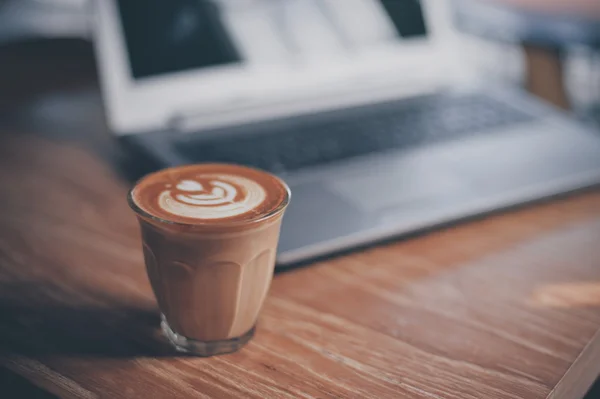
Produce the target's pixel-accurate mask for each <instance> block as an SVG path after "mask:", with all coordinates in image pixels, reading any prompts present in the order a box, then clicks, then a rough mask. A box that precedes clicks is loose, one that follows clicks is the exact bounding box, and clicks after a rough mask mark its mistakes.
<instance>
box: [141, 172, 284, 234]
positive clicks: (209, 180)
mask: <svg viewBox="0 0 600 399" xmlns="http://www.w3.org/2000/svg"><path fill="white" fill-rule="evenodd" d="M288 197H289V192H288V189H287V186H286V185H285V184H283V183H282V182H281V180H279V179H278V178H277V177H275V176H273V175H271V174H269V173H267V172H262V171H260V170H257V169H252V168H248V167H245V166H238V165H225V164H196V165H187V166H180V167H176V168H170V169H165V170H162V171H159V172H156V173H152V174H150V175H148V176H146V177H144V178H143V179H141V180H140V181H139V182H138V184H137V185H136V187H135V189H134V190H133V191H132V193H131V198H132V200H133V202H134V203H135V205H137V206H138V207H139V208H140V209H141V210H143V211H144V212H146V213H148V214H149V215H151V216H154V217H157V218H160V219H163V220H167V221H172V222H177V223H189V224H216V223H218V224H221V223H227V222H251V221H253V220H258V219H261V218H263V217H265V216H266V215H269V214H271V213H273V212H274V211H275V210H277V209H278V208H279V207H281V206H282V204H283V203H284V202H287V200H288Z"/></svg>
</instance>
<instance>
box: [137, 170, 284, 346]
mask: <svg viewBox="0 0 600 399" xmlns="http://www.w3.org/2000/svg"><path fill="white" fill-rule="evenodd" d="M281 184H282V185H283V186H284V187H285V190H286V196H285V198H284V200H283V201H282V202H281V204H280V205H279V206H277V208H276V209H274V210H272V211H270V212H269V213H268V214H265V215H262V216H260V217H259V218H255V219H253V220H251V221H240V222H235V223H226V222H225V223H223V224H219V223H216V224H212V225H209V226H207V225H195V224H186V223H180V222H173V221H169V220H166V219H161V218H158V217H156V216H154V215H151V214H149V213H147V212H146V211H145V210H143V209H141V208H140V207H139V206H138V205H137V204H136V203H135V201H134V199H133V191H134V190H135V187H134V188H133V189H132V190H131V191H130V192H129V196H128V201H129V205H130V206H131V208H132V209H133V210H134V211H135V213H136V216H137V218H138V221H139V224H140V228H141V235H142V245H143V251H144V259H145V263H146V269H147V272H148V277H149V279H150V283H151V285H152V290H153V291H154V294H155V296H156V299H157V302H158V306H159V308H160V311H161V317H162V323H161V327H162V330H163V332H164V334H165V336H166V337H167V338H168V339H169V341H170V342H171V343H172V344H173V345H174V346H175V348H176V349H177V350H179V351H182V352H186V353H191V354H195V355H199V356H212V355H217V354H223V353H229V352H233V351H236V350H238V349H239V348H241V347H242V346H244V345H245V344H246V343H247V342H248V341H249V340H250V339H251V338H252V336H253V335H254V330H255V326H256V321H257V319H258V315H259V313H260V310H261V308H262V306H263V303H264V300H265V297H266V295H267V291H268V290H269V286H270V284H271V280H272V278H273V269H274V267H275V256H276V250H277V243H278V241H279V232H280V227H281V220H282V217H283V214H284V211H285V209H286V207H287V205H288V203H289V199H290V191H289V188H288V187H287V185H285V183H284V182H281Z"/></svg>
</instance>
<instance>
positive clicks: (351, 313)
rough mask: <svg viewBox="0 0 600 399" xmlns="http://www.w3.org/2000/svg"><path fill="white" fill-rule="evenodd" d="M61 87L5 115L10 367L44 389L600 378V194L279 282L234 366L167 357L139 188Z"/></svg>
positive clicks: (0, 362)
mask: <svg viewBox="0 0 600 399" xmlns="http://www.w3.org/2000/svg"><path fill="white" fill-rule="evenodd" d="M3 60H4V61H6V59H3V58H2V55H1V51H0V61H3ZM0 65H1V63H0ZM29 68H35V67H31V66H30V67H29ZM34 70H35V69H34ZM90 74H91V76H92V77H93V70H92V71H90ZM25 76H26V74H25ZM23 79H25V78H23ZM0 83H1V82H0ZM56 90H58V92H55V91H52V90H51V91H50V94H43V93H42V94H39V95H38V96H33V97H31V98H30V99H29V100H27V98H25V99H21V100H20V101H22V104H21V105H19V107H18V111H14V110H13V111H11V114H10V115H8V116H6V115H5V116H2V113H0V184H2V187H3V188H2V190H1V191H0V366H2V367H4V368H6V369H9V370H11V371H12V372H14V373H17V374H19V375H21V376H23V377H25V378H27V379H28V380H29V381H31V382H32V383H33V384H35V385H37V386H39V387H41V388H43V389H45V390H47V391H48V392H51V393H52V394H55V395H58V396H60V397H66V398H119V397H127V398H135V397H143V398H148V399H149V398H166V397H194V398H196V397H197V398H227V397H244V398H297V397H300V398H329V397H332V398H334V397H337V398H388V397H389V398H398V397H407V398H427V399H432V398H449V399H469V398H486V399H504V398H506V399H509V398H510V399H513V398H514V399H516V398H526V399H530V398H531V399H533V398H536V399H537V398H565V399H576V398H580V397H582V395H583V394H584V392H585V391H586V390H587V388H588V387H589V386H590V385H591V384H592V382H593V380H594V379H595V378H596V376H597V375H598V374H600V337H599V335H598V329H599V328H600V245H599V244H600V192H598V191H590V192H588V193H585V194H578V195H574V196H570V197H568V198H563V199H556V200H553V201H549V202H546V203H542V204H538V205H535V206H528V207H526V208H523V209H520V210H515V211H511V212H507V213H504V214H501V215H496V216H490V217H487V218H484V219H481V220H478V221H473V222H469V223H463V224H460V225H458V226H456V227H451V228H446V229H444V230H439V231H435V232H431V233H429V234H427V235H424V236H420V237H415V238H412V239H408V240H403V241H397V242H394V243H390V244H386V245H383V246H378V247H374V248H371V249H367V250H363V251H360V252H356V253H353V254H350V255H346V256H342V257H338V258H334V259H331V260H327V261H322V262H319V263H316V264H314V265H311V266H310V267H306V268H301V269H296V270H293V271H290V272H286V273H280V274H278V275H276V277H275V280H274V282H273V285H272V287H271V290H270V292H269V296H268V298H267V302H266V306H265V309H264V311H263V314H262V316H261V318H260V322H259V328H258V330H257V334H256V337H255V339H254V340H253V341H252V342H251V343H250V344H249V345H248V346H247V347H246V348H244V349H243V350H242V351H240V352H237V353H235V354H231V355H226V356H221V357H215V358H209V359H200V358H193V357H186V356H181V355H177V354H175V353H173V351H172V350H171V348H170V347H169V346H168V345H167V344H166V343H165V341H164V339H163V338H162V336H161V335H160V333H159V331H158V323H159V317H158V312H157V308H156V302H155V299H154V298H153V296H152V292H151V289H150V284H149V282H148V278H147V276H146V272H145V269H144V265H143V260H142V250H141V244H140V240H139V232H138V227H137V224H136V220H135V217H134V216H133V215H132V214H131V212H130V210H129V208H128V206H127V204H126V201H125V196H126V192H127V189H128V186H129V183H128V182H127V181H126V180H125V179H123V178H122V177H121V175H120V174H118V173H117V172H116V171H115V168H114V167H113V166H112V165H110V164H109V163H107V162H106V158H105V157H104V155H102V156H100V155H99V151H98V148H99V147H102V148H103V150H102V151H100V152H101V153H102V154H105V153H106V152H107V151H109V149H110V148H112V147H111V145H110V144H109V142H108V141H107V140H105V138H102V132H101V131H102V127H99V126H94V127H92V128H90V130H89V136H90V138H89V140H90V141H89V142H92V143H94V145H93V148H91V146H89V145H88V144H86V143H87V142H88V141H86V139H85V137H86V136H83V137H78V138H77V139H74V138H72V136H75V133H74V131H75V130H77V126H79V125H77V124H74V122H73V120H74V116H73V115H72V114H70V113H69V112H65V113H61V112H62V111H61V110H64V109H72V108H70V107H68V106H65V104H67V105H72V104H73V102H80V100H81V98H82V97H81V96H82V93H86V94H85V95H84V98H89V99H91V100H90V101H89V102H87V103H85V104H86V107H84V108H86V109H88V108H89V109H88V110H87V111H86V112H92V113H93V112H96V113H101V112H102V111H101V109H100V108H99V107H98V103H97V92H95V89H94V87H93V85H92V86H91V88H90V87H87V88H86V87H84V88H82V89H77V88H75V89H73V88H71V89H69V90H67V91H60V89H56ZM57 93H59V94H57ZM94 93H96V94H94ZM88 95H89V97H88ZM4 102H6V101H4ZM1 103H2V102H0V104H1ZM57 104H58V105H57ZM61 104H62V105H63V106H62V108H61V106H60V105H61ZM47 107H50V108H51V109H54V110H55V111H56V112H55V113H52V120H53V123H54V124H53V125H52V126H53V129H57V127H60V128H64V131H63V132H62V134H61V135H59V136H58V138H56V136H52V135H51V134H48V133H47V129H46V128H45V123H44V121H45V119H44V115H46V117H47V114H44V113H43V112H42V111H43V109H45V108H47ZM4 109H6V108H4ZM90 109H91V110H92V111H90ZM94 109H95V111H94ZM40 115H42V116H40ZM17 116H18V117H17ZM96 117H98V116H96ZM73 126H75V128H74V127H73ZM69 129H71V130H69ZM84 133H85V132H82V135H83V134H84ZM40 136H50V137H55V138H51V139H49V138H47V137H40ZM103 146H104V147H103ZM104 149H106V151H104Z"/></svg>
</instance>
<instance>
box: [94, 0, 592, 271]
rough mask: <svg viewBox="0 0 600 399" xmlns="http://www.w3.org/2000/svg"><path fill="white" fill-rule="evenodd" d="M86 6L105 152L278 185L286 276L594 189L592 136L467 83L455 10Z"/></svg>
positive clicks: (528, 104)
mask: <svg viewBox="0 0 600 399" xmlns="http://www.w3.org/2000/svg"><path fill="white" fill-rule="evenodd" d="M94 3H95V16H96V18H95V47H96V51H97V59H98V65H99V72H100V76H101V85H102V90H103V97H104V101H105V107H106V111H107V115H108V121H109V125H110V127H111V129H112V132H113V133H114V135H116V136H117V137H118V138H119V139H120V140H121V141H122V142H123V143H124V144H125V145H127V146H128V147H129V148H131V149H132V150H135V151H137V152H141V153H143V154H146V155H148V156H150V157H151V158H152V159H153V160H155V161H156V162H157V165H159V166H170V165H179V164H186V163H195V162H231V163H237V164H243V165H249V166H254V167H257V168H261V169H264V170H268V171H271V172H273V173H275V174H277V175H279V176H281V177H282V178H283V179H285V181H286V182H287V183H288V184H289V185H290V187H291V190H292V202H291V204H290V206H289V208H288V211H287V213H286V215H285V217H284V222H283V227H282V233H281V241H280V247H279V252H278V265H279V267H285V266H288V265H292V264H295V263H298V262H303V261H306V260H309V259H313V258H316V257H321V256H325V255H329V254H332V253H335V252H339V251H345V250H348V249H351V248H354V247H357V246H363V245H367V244H371V243H374V242H377V241H379V240H384V239H389V238H391V237H399V236H402V235H406V234H408V233H414V232H417V231H422V230H424V229H430V228H432V227H436V226H440V225H445V224H448V223H451V222H456V221H459V220H461V219H465V218H469V217H473V216H475V215H480V214H484V213H488V212H492V211H497V210H500V209H505V208H508V207H511V206H515V205H518V204H523V203H526V202H530V201H534V200H539V199H542V198H546V197H549V196H554V195H557V194H561V193H565V192H569V191H573V190H577V189H581V188H585V187H589V186H592V185H595V184H597V183H598V182H600V136H599V135H598V134H597V133H596V132H594V131H591V130H588V129H587V128H585V127H583V126H581V125H579V124H577V123H575V122H573V121H571V120H570V119H569V118H567V117H566V116H565V115H563V114H561V113H560V112H559V111H557V110H555V109H553V108H551V107H549V106H545V105H542V104H541V103H539V102H537V101H534V100H532V99H531V98H529V97H527V96H526V95H525V94H523V93H520V92H518V91H512V90H509V89H506V88H503V87H493V86H485V85H483V84H465V79H464V76H463V75H462V74H461V72H463V71H466V70H468V65H461V61H462V60H461V58H463V56H462V55H460V54H458V55H457V54H453V53H452V51H451V49H452V48H453V47H452V46H451V45H449V44H448V43H447V38H449V37H451V36H452V35H451V34H450V33H449V32H450V30H449V29H450V28H449V25H450V24H449V21H448V18H447V15H448V10H447V9H445V7H447V3H448V2H445V1H439V0H430V1H428V0H421V1H418V0H170V1H164V0H102V1H96V2H94Z"/></svg>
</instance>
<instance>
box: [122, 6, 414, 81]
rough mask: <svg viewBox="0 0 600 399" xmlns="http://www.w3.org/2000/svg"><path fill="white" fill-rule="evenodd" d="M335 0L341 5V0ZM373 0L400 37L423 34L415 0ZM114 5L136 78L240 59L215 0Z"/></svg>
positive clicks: (230, 62) (238, 60) (222, 63)
mask: <svg viewBox="0 0 600 399" xmlns="http://www.w3.org/2000/svg"><path fill="white" fill-rule="evenodd" d="M239 1H240V2H243V0H239ZM271 1H273V2H278V1H286V0H271ZM303 1H304V0H303ZM305 1H308V0H305ZM316 1H319V0H316ZM337 1H339V2H340V5H342V6H343V5H344V0H337ZM373 1H379V2H380V3H381V4H382V6H383V7H384V9H385V10H386V11H387V14H388V15H389V17H390V19H391V21H392V22H393V24H394V26H395V28H396V31H397V33H398V35H399V36H401V37H403V38H411V37H418V36H424V35H425V34H426V27H425V21H424V17H423V11H422V8H421V3H420V1H419V0H373ZM117 4H118V8H119V13H120V18H121V25H122V27H123V32H124V35H125V42H126V46H127V52H128V56H129V64H130V69H131V74H132V76H133V77H134V78H136V79H137V78H144V77H148V76H154V75H160V74H166V73H172V72H179V71H185V70H191V69H199V68H203V67H210V66H218V65H225V64H232V63H238V62H241V61H242V58H241V56H240V53H239V51H238V49H236V47H235V45H234V42H233V41H232V40H231V37H230V36H229V34H228V32H227V30H226V28H225V26H224V24H223V21H222V15H221V10H220V9H219V6H218V2H217V1H215V0H118V1H117ZM336 5H337V4H336Z"/></svg>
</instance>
